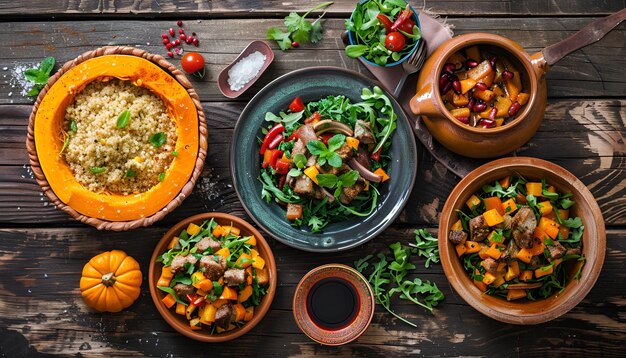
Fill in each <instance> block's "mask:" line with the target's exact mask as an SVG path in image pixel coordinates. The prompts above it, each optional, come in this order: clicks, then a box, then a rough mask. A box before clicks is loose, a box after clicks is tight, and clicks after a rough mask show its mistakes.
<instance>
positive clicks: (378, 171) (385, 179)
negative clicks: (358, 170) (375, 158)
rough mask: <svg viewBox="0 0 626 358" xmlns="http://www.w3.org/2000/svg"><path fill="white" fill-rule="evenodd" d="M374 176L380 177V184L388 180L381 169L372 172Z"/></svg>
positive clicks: (387, 176)
mask: <svg viewBox="0 0 626 358" xmlns="http://www.w3.org/2000/svg"><path fill="white" fill-rule="evenodd" d="M374 174H376V175H379V176H381V177H382V178H383V179H382V182H386V181H387V180H389V175H387V173H386V172H385V171H384V170H383V168H378V169H376V170H374Z"/></svg>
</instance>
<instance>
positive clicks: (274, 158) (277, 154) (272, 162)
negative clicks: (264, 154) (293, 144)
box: [270, 150, 283, 170]
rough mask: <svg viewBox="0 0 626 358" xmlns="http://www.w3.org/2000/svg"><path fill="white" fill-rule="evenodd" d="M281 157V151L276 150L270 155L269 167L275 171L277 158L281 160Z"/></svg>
mask: <svg viewBox="0 0 626 358" xmlns="http://www.w3.org/2000/svg"><path fill="white" fill-rule="evenodd" d="M282 156H283V151H282V150H277V151H275V152H273V153H272V156H271V157H270V165H271V166H272V168H274V170H276V161H278V158H281V157H282Z"/></svg>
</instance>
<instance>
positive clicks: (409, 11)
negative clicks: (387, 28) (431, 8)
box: [391, 4, 413, 31]
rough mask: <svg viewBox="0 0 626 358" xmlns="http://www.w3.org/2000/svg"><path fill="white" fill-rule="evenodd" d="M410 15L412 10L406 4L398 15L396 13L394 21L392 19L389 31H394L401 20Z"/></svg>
mask: <svg viewBox="0 0 626 358" xmlns="http://www.w3.org/2000/svg"><path fill="white" fill-rule="evenodd" d="M411 15H413V11H411V7H410V6H409V4H406V8H404V10H402V12H401V13H400V15H398V18H397V19H396V21H394V22H393V24H392V25H391V31H396V30H397V29H398V28H399V27H400V25H402V23H403V22H405V21H406V20H407V19H409V18H410V17H411Z"/></svg>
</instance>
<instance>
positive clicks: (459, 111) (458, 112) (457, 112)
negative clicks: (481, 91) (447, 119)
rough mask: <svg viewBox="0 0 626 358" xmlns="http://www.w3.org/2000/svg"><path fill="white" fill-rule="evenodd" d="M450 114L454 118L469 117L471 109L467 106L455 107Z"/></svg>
mask: <svg viewBox="0 0 626 358" xmlns="http://www.w3.org/2000/svg"><path fill="white" fill-rule="evenodd" d="M450 115H451V116H452V117H454V118H469V115H470V109H469V108H467V107H463V108H455V109H453V110H451V111H450Z"/></svg>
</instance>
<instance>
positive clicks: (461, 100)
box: [452, 93, 469, 107]
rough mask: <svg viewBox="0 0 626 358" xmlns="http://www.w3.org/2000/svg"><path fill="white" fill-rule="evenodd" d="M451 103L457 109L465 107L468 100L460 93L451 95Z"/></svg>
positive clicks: (465, 95)
mask: <svg viewBox="0 0 626 358" xmlns="http://www.w3.org/2000/svg"><path fill="white" fill-rule="evenodd" d="M452 103H453V104H454V105H455V106H457V107H462V106H467V104H468V103H469V98H468V96H467V94H465V93H461V94H456V93H453V94H452Z"/></svg>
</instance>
